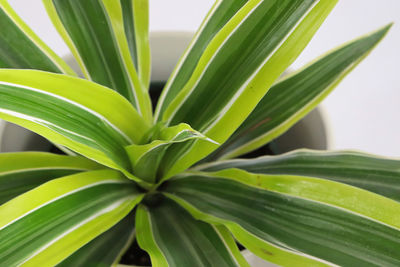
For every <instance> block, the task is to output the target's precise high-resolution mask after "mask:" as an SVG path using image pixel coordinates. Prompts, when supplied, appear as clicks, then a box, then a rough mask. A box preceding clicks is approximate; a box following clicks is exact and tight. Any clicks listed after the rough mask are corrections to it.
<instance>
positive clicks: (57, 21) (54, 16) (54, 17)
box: [42, 0, 93, 80]
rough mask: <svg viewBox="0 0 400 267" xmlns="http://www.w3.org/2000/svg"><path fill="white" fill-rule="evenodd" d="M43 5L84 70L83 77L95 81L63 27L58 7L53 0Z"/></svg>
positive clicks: (44, 1)
mask: <svg viewBox="0 0 400 267" xmlns="http://www.w3.org/2000/svg"><path fill="white" fill-rule="evenodd" d="M42 2H43V5H44V7H45V9H46V12H47V14H48V16H49V17H50V19H51V22H52V23H53V25H54V27H55V28H56V29H57V31H58V33H59V34H60V36H61V37H62V38H63V40H64V42H65V43H66V44H67V46H68V48H69V50H70V51H71V53H72V55H73V56H74V58H75V60H76V61H77V62H78V65H79V67H80V68H81V70H82V73H83V75H84V76H85V77H86V78H87V79H89V80H93V79H92V77H91V75H90V73H89V71H88V69H87V68H86V65H85V63H84V62H83V58H82V57H81V55H80V54H79V52H78V48H77V47H76V45H75V43H74V42H73V40H72V37H71V36H70V35H69V33H68V31H67V30H66V29H65V28H64V27H63V24H62V22H61V19H60V18H59V17H58V15H57V10H56V7H55V5H54V3H53V1H52V0H42Z"/></svg>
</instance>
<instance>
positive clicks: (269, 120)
mask: <svg viewBox="0 0 400 267" xmlns="http://www.w3.org/2000/svg"><path fill="white" fill-rule="evenodd" d="M390 27H391V25H388V26H385V27H383V28H381V29H379V30H377V31H375V32H373V33H371V34H368V35H365V36H362V37H360V38H358V39H356V40H354V41H352V42H351V43H348V44H345V45H343V46H341V47H339V48H337V49H335V50H334V51H332V52H330V53H328V54H326V55H325V56H323V57H321V58H319V59H318V60H317V61H314V62H313V63H310V64H309V65H307V67H305V68H302V69H301V70H299V71H296V72H295V73H293V74H290V76H289V77H285V78H284V79H283V80H281V81H280V82H278V83H277V84H275V85H274V86H273V87H272V88H271V89H270V90H269V92H268V93H267V94H266V95H265V96H264V97H263V99H261V101H260V102H259V103H258V105H257V107H256V108H255V109H254V110H253V111H252V113H251V114H250V115H249V117H248V118H247V119H246V120H245V121H244V122H243V124H242V125H241V126H240V127H239V129H237V130H236V131H235V133H234V134H233V135H232V136H231V137H230V138H229V139H228V140H227V141H226V142H225V143H224V145H222V146H221V147H220V148H218V151H216V152H215V153H214V154H215V155H214V157H215V156H217V155H219V156H220V157H222V158H224V159H225V158H233V157H237V156H240V155H242V154H244V153H248V152H250V151H252V150H255V149H257V148H259V147H261V146H263V145H265V144H267V143H268V142H270V141H271V140H273V139H274V138H277V137H278V136H279V135H281V134H282V133H284V132H285V131H286V130H287V129H289V128H290V127H291V126H293V125H294V124H295V123H296V122H298V121H299V120H300V119H301V118H303V117H304V116H305V115H307V114H308V113H309V112H310V111H312V110H313V108H315V106H316V105H317V104H319V103H320V102H321V101H322V100H323V99H324V98H325V97H326V96H327V95H328V94H330V93H331V92H332V90H333V89H334V88H335V87H336V86H337V85H338V84H339V83H340V82H341V80H342V79H344V78H345V77H346V76H347V74H349V73H350V72H351V71H352V70H353V69H354V68H355V67H356V66H357V65H358V64H359V63H360V62H361V61H362V60H363V59H364V58H365V57H366V56H367V55H368V54H369V53H370V52H371V51H372V49H373V48H374V47H375V46H376V45H377V44H378V43H379V42H380V41H381V40H382V38H384V36H385V35H386V33H387V32H388V31H389V29H390Z"/></svg>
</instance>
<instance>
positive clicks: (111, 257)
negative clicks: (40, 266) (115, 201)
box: [57, 211, 135, 267]
mask: <svg viewBox="0 0 400 267" xmlns="http://www.w3.org/2000/svg"><path fill="white" fill-rule="evenodd" d="M134 215H135V213H134V211H132V212H131V213H130V214H129V215H128V216H126V217H125V218H124V219H123V220H121V221H120V222H119V223H117V224H116V225H114V226H113V227H112V228H110V229H109V230H107V231H106V232H105V233H103V234H101V235H100V236H98V237H96V238H95V239H93V240H92V241H90V242H89V243H87V244H86V245H85V246H83V247H82V248H80V249H79V250H78V251H76V252H75V253H74V254H72V255H71V256H69V257H68V258H66V259H65V260H64V261H62V262H61V263H60V264H58V265H57V267H71V266H74V267H78V266H82V267H84V266H88V267H89V266H93V267H109V266H115V264H116V263H118V262H119V259H120V258H121V256H122V255H121V254H122V253H124V251H125V250H126V249H127V246H129V245H130V243H131V242H132V239H133V238H134V236H135V227H134V225H135V216H134Z"/></svg>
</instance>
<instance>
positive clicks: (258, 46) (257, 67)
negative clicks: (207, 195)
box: [164, 0, 337, 177]
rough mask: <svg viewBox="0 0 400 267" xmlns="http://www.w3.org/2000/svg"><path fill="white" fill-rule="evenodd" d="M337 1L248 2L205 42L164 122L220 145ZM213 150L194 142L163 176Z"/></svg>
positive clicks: (177, 153)
mask: <svg viewBox="0 0 400 267" xmlns="http://www.w3.org/2000/svg"><path fill="white" fill-rule="evenodd" d="M336 2H337V1H332V0H320V1H312V0H310V1H292V0H290V1H257V0H254V1H248V2H247V4H246V5H245V6H244V7H243V8H242V9H240V11H239V12H238V13H236V15H235V16H234V17H233V18H232V19H231V20H230V21H229V23H227V24H226V25H225V26H224V27H223V29H221V31H220V32H219V33H218V34H217V35H216V36H215V37H214V39H213V41H211V42H210V44H209V45H208V47H207V49H206V50H205V51H204V54H203V55H202V58H201V59H200V61H199V64H198V66H197V67H196V69H195V71H194V72H193V75H192V76H191V78H190V80H189V81H188V82H187V83H186V85H185V88H184V89H183V90H182V91H181V92H180V93H179V95H178V96H177V97H176V98H175V99H174V101H173V102H172V103H171V104H170V105H169V107H168V109H167V110H166V112H165V113H164V120H165V121H166V122H168V123H170V124H172V125H173V124H176V123H177V122H185V123H188V124H190V125H191V127H193V128H194V129H196V130H198V131H200V132H201V133H203V134H204V135H206V136H207V137H209V138H211V139H212V140H215V141H216V142H218V143H223V142H225V141H226V139H227V138H228V137H229V136H230V135H231V134H232V133H233V132H234V131H235V130H236V129H237V128H238V127H239V126H240V124H241V123H242V122H243V121H244V120H245V119H246V117H247V116H248V115H249V114H250V113H251V111H252V110H253V109H254V108H255V107H256V105H257V103H258V102H259V101H260V100H261V98H262V97H263V96H264V95H265V94H266V93H267V91H268V89H269V88H270V87H271V86H272V84H273V83H274V82H275V80H276V79H277V78H278V77H279V76H280V75H281V74H282V73H283V71H284V70H285V69H286V68H287V67H288V66H289V65H290V64H291V63H292V62H293V61H294V60H295V59H296V57H297V56H298V55H299V54H300V53H301V51H302V50H303V49H304V48H305V47H306V45H307V44H308V42H309V41H310V40H311V38H312V37H313V35H314V34H315V32H316V31H317V30H318V28H319V26H320V25H321V24H322V22H323V21H324V20H325V18H326V17H327V16H328V14H329V13H330V11H331V10H332V9H333V7H334V6H335V4H336ZM272 36H273V38H272ZM186 146H187V145H186ZM216 148H217V146H216V145H215V144H207V143H204V142H193V145H192V147H189V149H188V148H187V147H184V145H182V147H181V148H180V149H177V150H174V151H172V150H171V155H170V156H169V158H170V160H169V162H167V163H166V164H165V165H166V167H165V169H166V170H165V173H164V176H166V177H170V176H171V175H173V174H176V173H178V172H180V171H183V170H185V169H186V168H188V167H190V166H191V165H192V164H194V163H195V162H197V161H199V160H200V159H202V158H204V157H205V156H207V155H208V154H209V153H211V152H212V151H213V150H215V149H216Z"/></svg>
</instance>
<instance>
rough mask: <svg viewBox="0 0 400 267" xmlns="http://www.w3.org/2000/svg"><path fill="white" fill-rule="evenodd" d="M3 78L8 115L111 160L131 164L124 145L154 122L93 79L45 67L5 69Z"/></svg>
mask: <svg viewBox="0 0 400 267" xmlns="http://www.w3.org/2000/svg"><path fill="white" fill-rule="evenodd" d="M0 80H1V82H0V97H1V98H0V99H1V100H0V114H1V115H0V117H1V118H2V119H5V120H8V121H10V122H13V123H16V124H18V125H20V126H23V127H25V128H28V129H29V130H32V131H34V132H36V133H38V134H41V135H43V136H44V137H46V138H47V139H49V140H50V141H52V142H54V143H56V144H60V145H63V146H66V147H67V148H70V149H71V150H73V151H75V152H77V153H80V154H82V155H84V156H86V157H88V158H90V159H93V160H95V161H98V162H100V163H101V164H104V165H106V166H109V167H112V168H119V169H126V170H129V169H130V163H129V159H128V156H127V155H126V152H125V150H124V146H126V145H130V144H132V143H135V142H139V141H140V139H141V138H142V137H143V136H144V134H145V131H146V130H147V129H148V128H149V127H148V126H147V124H146V123H145V122H144V121H143V119H142V118H141V117H140V116H139V114H138V113H137V112H136V111H135V109H134V108H133V107H132V106H131V105H130V104H129V102H128V101H126V100H125V99H124V98H123V97H121V96H120V95H118V94H117V93H115V92H113V91H112V90H109V89H107V88H105V87H103V86H100V85H98V84H95V83H93V82H90V81H86V80H83V79H78V78H73V77H69V76H65V75H59V74H51V73H46V72H39V71H31V70H0ZM38 103H40V105H38ZM110 108H112V109H113V112H109V110H110Z"/></svg>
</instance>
